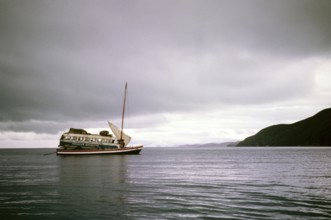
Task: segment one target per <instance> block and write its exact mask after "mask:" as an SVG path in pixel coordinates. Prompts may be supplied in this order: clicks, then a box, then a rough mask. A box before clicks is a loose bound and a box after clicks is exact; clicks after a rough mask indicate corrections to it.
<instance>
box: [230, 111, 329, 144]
mask: <svg viewBox="0 0 331 220" xmlns="http://www.w3.org/2000/svg"><path fill="white" fill-rule="evenodd" d="M236 146H331V108H327V109H324V110H322V111H320V112H318V113H317V114H315V115H313V116H311V117H309V118H306V119H303V120H301V121H297V122H295V123H292V124H277V125H271V126H269V127H266V128H263V129H262V130H260V131H259V132H258V133H256V134H255V135H252V136H249V137H247V138H245V139H244V140H243V141H241V142H239V143H238V144H237V145H236Z"/></svg>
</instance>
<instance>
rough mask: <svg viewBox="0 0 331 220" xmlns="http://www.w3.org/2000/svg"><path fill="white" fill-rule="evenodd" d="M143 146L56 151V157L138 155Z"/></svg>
mask: <svg viewBox="0 0 331 220" xmlns="http://www.w3.org/2000/svg"><path fill="white" fill-rule="evenodd" d="M142 149H143V146H135V147H123V148H117V149H107V150H65V149H57V150H56V154H57V155H93V154H139V153H140V151H141V150H142Z"/></svg>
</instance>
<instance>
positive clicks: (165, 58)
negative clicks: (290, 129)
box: [0, 0, 331, 147]
mask: <svg viewBox="0 0 331 220" xmlns="http://www.w3.org/2000/svg"><path fill="white" fill-rule="evenodd" d="M330 11H331V1H330V0H314V1H312V0H274V1H271V0H270V1H265V0H231V1H230V0H214V1H212V0H162V1H161V0H160V1H158V0H131V1H129V0H126V1H123V0H118V1H113V0H104V1H102V0H100V1H95V0H90V1H82V0H76V1H75V0H70V1H69V0H68V1H64V0H57V1H54V0H49V1H47V0H29V1H23V0H0V77H1V80H0V101H1V107H0V147H34V146H39V147H56V146H57V144H58V138H59V136H60V134H61V133H62V132H64V131H66V130H68V129H69V128H70V127H77V128H86V129H87V130H89V131H98V130H99V129H108V127H107V120H110V121H113V122H115V123H116V124H118V125H120V116H121V113H120V112H121V108H122V99H123V92H124V85H125V82H128V85H129V88H128V94H129V98H128V108H127V116H128V117H127V118H126V122H125V125H126V129H127V130H126V131H127V133H129V134H130V135H131V136H132V138H133V143H142V144H145V145H146V146H172V145H180V144H195V143H208V142H223V141H233V140H241V139H244V138H245V137H247V136H249V135H253V134H255V133H256V132H257V131H259V130H260V129H262V128H264V127H266V126H269V125H272V124H279V123H293V122H295V121H297V120H301V119H303V118H306V117H309V116H312V115H313V114H315V113H317V112H318V111H320V110H322V109H324V108H328V107H330V106H331V86H330V85H329V84H330V82H331V26H330V24H331V13H330Z"/></svg>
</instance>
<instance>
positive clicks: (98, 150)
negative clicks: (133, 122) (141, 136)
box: [56, 83, 143, 155]
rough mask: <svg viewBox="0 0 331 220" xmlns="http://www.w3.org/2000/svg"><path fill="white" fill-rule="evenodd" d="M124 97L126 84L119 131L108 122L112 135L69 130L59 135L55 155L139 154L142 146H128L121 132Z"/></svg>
mask: <svg viewBox="0 0 331 220" xmlns="http://www.w3.org/2000/svg"><path fill="white" fill-rule="evenodd" d="M126 96H127V83H126V84H125V93H124V102H123V111H122V126H121V129H119V128H118V127H117V126H116V125H114V124H113V123H111V122H108V125H109V128H110V129H111V131H112V134H111V133H109V131H107V130H103V131H100V132H99V134H90V133H88V132H87V131H86V130H84V129H79V128H78V129H77V128H70V129H69V131H68V132H65V133H63V134H62V135H61V138H60V144H59V146H58V148H57V150H56V154H57V155H86V154H139V153H140V151H141V150H142V149H143V146H142V145H139V146H128V144H129V142H130V140H131V137H130V136H129V135H127V134H125V133H124V132H123V124H124V113H125V102H126Z"/></svg>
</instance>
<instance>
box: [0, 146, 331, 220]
mask: <svg viewBox="0 0 331 220" xmlns="http://www.w3.org/2000/svg"><path fill="white" fill-rule="evenodd" d="M52 152H54V149H24V150H23V149H11V150H5V149H2V150H0V219H3V220H6V219H61V220H64V219H245V220H246V219H314V220H315V219H331V148H301V147H296V148H287V147H281V148H251V147H249V148H233V147H232V148H229V147H228V148H223V147H204V148H197V147H182V148H179V147H177V148H145V149H144V150H143V151H142V153H141V155H103V156H97V155H94V156H56V155H55V154H49V155H44V154H47V153H52Z"/></svg>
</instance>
